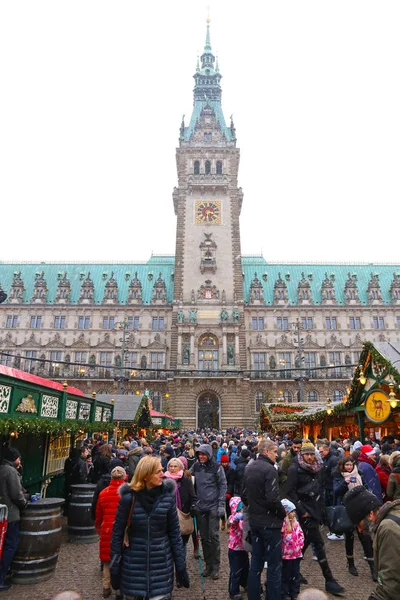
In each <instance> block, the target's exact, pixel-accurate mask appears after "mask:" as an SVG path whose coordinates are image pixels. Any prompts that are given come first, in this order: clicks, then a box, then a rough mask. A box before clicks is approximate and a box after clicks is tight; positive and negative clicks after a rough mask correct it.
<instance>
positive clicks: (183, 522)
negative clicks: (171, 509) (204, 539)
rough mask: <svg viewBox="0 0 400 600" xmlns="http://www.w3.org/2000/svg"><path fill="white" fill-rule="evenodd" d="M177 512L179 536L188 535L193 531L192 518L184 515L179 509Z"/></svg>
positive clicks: (187, 514) (189, 515)
mask: <svg viewBox="0 0 400 600" xmlns="http://www.w3.org/2000/svg"><path fill="white" fill-rule="evenodd" d="M176 510H177V511H178V519H179V527H180V530H181V535H190V534H192V533H193V531H194V523H193V517H192V515H191V514H190V513H184V512H182V511H181V510H180V509H179V508H177V509H176Z"/></svg>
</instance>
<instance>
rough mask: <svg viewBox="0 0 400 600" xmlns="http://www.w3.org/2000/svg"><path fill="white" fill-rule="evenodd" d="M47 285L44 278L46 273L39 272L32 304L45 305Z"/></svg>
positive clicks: (36, 276)
mask: <svg viewBox="0 0 400 600" xmlns="http://www.w3.org/2000/svg"><path fill="white" fill-rule="evenodd" d="M47 293H48V289H47V283H46V281H45V278H44V272H43V271H39V272H38V273H36V275H35V285H34V286H33V294H32V302H35V303H41V304H45V303H46V302H47Z"/></svg>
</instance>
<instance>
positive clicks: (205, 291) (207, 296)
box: [197, 279, 219, 300]
mask: <svg viewBox="0 0 400 600" xmlns="http://www.w3.org/2000/svg"><path fill="white" fill-rule="evenodd" d="M197 299H198V300H218V299H219V290H218V288H217V286H215V285H212V281H211V279H206V280H205V282H204V284H203V285H201V286H200V287H199V289H198V290H197Z"/></svg>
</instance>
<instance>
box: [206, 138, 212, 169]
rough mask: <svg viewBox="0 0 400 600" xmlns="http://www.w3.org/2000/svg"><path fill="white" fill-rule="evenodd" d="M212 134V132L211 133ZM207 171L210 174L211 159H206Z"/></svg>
mask: <svg viewBox="0 0 400 600" xmlns="http://www.w3.org/2000/svg"><path fill="white" fill-rule="evenodd" d="M210 135H211V133H210ZM205 173H206V175H210V173H211V162H210V161H209V160H206V162H205Z"/></svg>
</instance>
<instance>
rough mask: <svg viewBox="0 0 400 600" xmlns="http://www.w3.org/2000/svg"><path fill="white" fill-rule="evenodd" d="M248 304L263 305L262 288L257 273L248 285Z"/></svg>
mask: <svg viewBox="0 0 400 600" xmlns="http://www.w3.org/2000/svg"><path fill="white" fill-rule="evenodd" d="M250 304H265V301H264V290H263V286H262V283H261V281H260V280H259V279H258V277H257V273H254V279H253V281H252V282H251V284H250Z"/></svg>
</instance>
